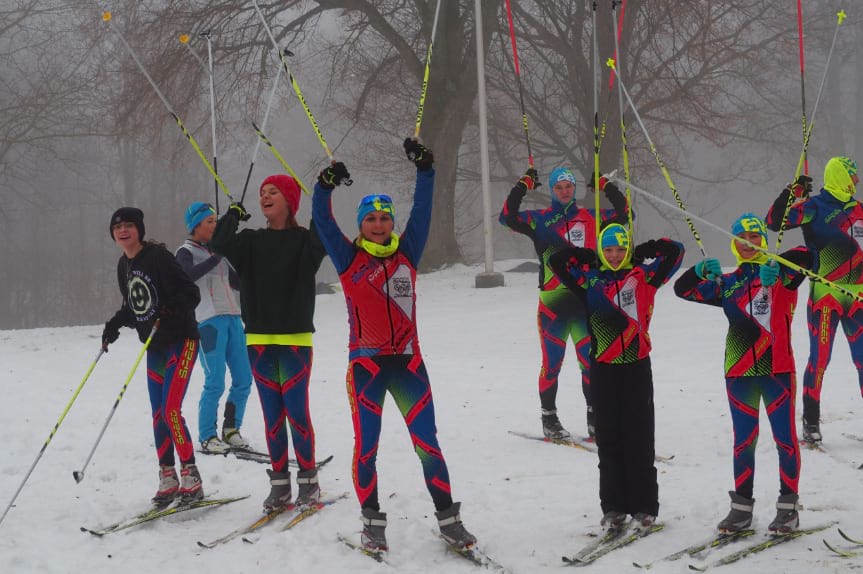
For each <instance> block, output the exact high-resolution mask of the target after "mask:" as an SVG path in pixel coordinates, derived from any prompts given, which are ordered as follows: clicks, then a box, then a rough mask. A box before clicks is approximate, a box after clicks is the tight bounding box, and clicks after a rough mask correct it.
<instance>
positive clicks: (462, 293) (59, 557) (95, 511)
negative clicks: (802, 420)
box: [0, 258, 863, 574]
mask: <svg viewBox="0 0 863 574" xmlns="http://www.w3.org/2000/svg"><path fill="white" fill-rule="evenodd" d="M691 262H692V260H691V258H688V259H687V263H691ZM517 263H518V262H516V261H507V262H498V264H497V268H498V269H501V270H506V269H510V268H512V267H514V266H515V265H516V264H517ZM478 271H480V269H479V268H476V267H473V268H469V267H461V266H459V267H455V268H452V269H448V270H445V271H442V272H438V273H434V274H431V275H423V276H421V277H420V279H419V286H418V287H419V301H418V313H419V322H420V342H421V345H422V349H423V353H424V355H425V358H426V363H427V365H428V369H429V373H430V375H431V378H432V386H433V389H434V392H435V402H436V407H437V422H438V429H439V437H440V442H441V445H442V447H443V449H444V454H445V456H446V459H447V462H448V464H449V468H450V474H451V480H452V486H453V494H454V496H455V499H456V500H461V501H462V502H463V506H462V517H463V519H464V521H465V524H466V526H467V527H468V528H469V529H470V530H471V531H472V532H474V533H475V534H476V535H477V536H478V538H479V539H480V542H481V545H482V547H483V548H484V549H485V550H486V551H487V552H488V553H489V554H491V555H492V556H494V557H496V558H497V560H499V561H500V562H502V563H504V564H506V565H507V566H509V567H510V568H511V569H512V570H513V571H514V572H519V573H534V572H552V571H557V570H558V569H559V568H560V566H561V561H560V557H561V555H563V554H572V553H574V552H575V551H576V550H578V549H579V548H580V547H581V546H583V545H584V544H586V543H587V542H588V541H589V540H590V538H588V533H590V532H595V531H596V529H597V525H598V522H599V519H600V510H599V503H598V493H597V489H598V476H597V475H598V471H597V468H596V457H595V455H593V454H590V453H586V452H582V451H579V450H575V449H567V448H564V447H560V446H555V445H549V444H543V443H539V442H534V441H528V440H524V439H522V438H518V437H515V436H511V435H509V434H508V433H507V430H510V429H513V430H521V431H527V432H539V430H540V425H539V400H538V397H537V389H536V379H537V373H538V370H539V363H540V351H539V345H538V343H537V334H536V327H535V310H536V301H537V292H536V286H535V285H536V276H535V275H534V274H532V273H521V274H520V273H506V282H507V286H506V287H505V288H502V289H490V290H477V289H474V288H473V278H474V275H475V274H476V273H477V272H478ZM109 279H110V278H108V277H106V278H105V280H106V281H108V280H109ZM806 288H807V286H805V285H804V286H803V288H801V294H800V295H801V296H800V301H799V304H800V311H799V312H798V313H797V317H796V319H795V323H794V348H795V350H796V358H797V366H798V372H802V369H803V367H804V366H805V361H806V355H807V350H808V343H807V340H806V337H805V335H806V331H805V329H806V326H805V300H806V299H805V293H806ZM344 307H345V305H344V300H343V297H342V295H341V294H340V293H336V294H334V295H322V296H319V297H318V299H317V314H316V318H315V323H316V325H317V329H318V331H317V333H316V334H315V364H314V369H313V373H312V391H311V393H312V396H311V412H312V416H313V421H314V424H315V429H316V432H317V452H318V457H319V458H323V457H324V456H326V455H329V454H333V455H334V456H335V459H334V460H333V462H332V463H330V464H329V466H327V467H326V468H325V470H324V471H322V473H321V484H322V487H323V489H324V491H325V494H340V493H342V492H350V497H349V498H348V499H347V500H343V501H340V502H339V503H337V504H335V505H334V506H331V507H328V508H327V509H326V510H325V511H323V512H321V513H320V514H318V515H317V516H315V517H313V518H311V519H309V520H307V521H306V522H304V523H303V524H302V525H301V526H299V527H298V528H296V529H295V530H292V531H290V532H278V531H277V527H270V528H268V529H266V530H263V531H262V532H263V536H262V537H261V538H260V540H259V541H258V543H257V544H254V545H250V544H246V543H243V542H242V541H240V540H235V541H233V542H231V543H229V544H227V545H224V546H222V547H218V548H215V549H212V550H204V549H201V548H199V547H198V546H197V545H196V544H195V542H196V541H197V540H211V539H214V538H217V537H219V536H221V535H222V534H225V533H227V532H228V531H230V530H232V529H233V528H235V527H237V526H240V525H241V524H242V523H245V522H249V521H251V520H253V519H254V518H255V517H257V516H259V513H260V504H261V501H262V499H263V498H264V497H265V496H266V494H267V492H268V483H267V476H266V474H265V472H264V469H265V468H266V467H265V466H264V465H260V464H256V463H253V462H247V461H239V460H235V459H232V458H222V457H209V456H203V455H199V457H198V464H199V467H200V469H201V474H202V476H203V480H204V487H205V489H206V490H208V491H214V490H218V491H219V495H222V496H227V495H244V494H250V495H251V497H250V498H248V499H246V500H244V501H241V502H237V503H234V504H232V505H228V506H225V507H222V508H218V509H213V510H198V511H194V512H190V513H186V514H181V515H179V516H177V517H176V518H168V519H165V520H162V521H158V522H155V523H152V524H150V525H146V526H144V527H141V528H138V529H133V530H129V531H126V532H123V533H117V534H114V535H109V536H106V537H104V538H102V539H99V538H96V537H94V536H90V535H88V534H85V533H82V532H81V531H80V530H79V527H80V526H82V525H87V526H91V527H92V526H99V525H103V524H108V523H111V522H114V521H117V520H119V519H121V518H124V517H126V516H129V515H131V514H134V513H135V512H138V511H139V510H141V509H142V508H144V507H145V506H146V505H147V503H148V501H149V498H150V497H151V496H152V494H153V492H154V491H155V487H156V483H157V466H156V465H157V463H156V460H155V454H154V451H153V447H152V433H151V430H150V426H151V425H150V416H149V403H148V400H147V391H146V384H145V380H144V377H145V375H144V370H143V367H142V368H141V369H139V371H138V373H137V374H136V375H135V378H134V380H133V382H132V384H131V385H130V387H129V389H128V392H127V393H126V396H125V398H124V399H123V400H122V402H121V403H120V405H119V407H118V410H117V412H116V414H115V416H114V419H113V421H112V423H111V426H110V427H109V428H108V432H107V433H106V435H105V437H104V439H103V441H102V443H101V445H100V446H99V449H98V451H97V452H96V454H95V457H94V459H93V461H92V463H91V464H90V466H89V468H88V469H87V473H86V478H85V479H84V481H83V482H82V483H80V484H76V483H75V481H74V479H73V477H72V471H73V470H75V469H79V468H81V465H82V464H83V463H84V460H85V459H86V457H87V454H88V453H89V451H90V448H91V447H92V445H93V442H94V441H95V439H96V436H97V434H98V432H99V430H100V429H101V427H102V425H103V423H104V421H105V418H106V416H107V415H108V412H109V410H110V408H111V406H112V405H113V403H114V400H115V399H116V397H117V393H118V392H119V390H120V387H121V385H122V383H123V381H124V379H125V377H126V375H127V373H128V371H129V369H130V367H131V365H132V363H133V361H134V358H135V356H136V354H137V352H138V350H139V349H140V344H139V343H138V342H137V339H136V338H135V336H134V335H133V333H132V332H131V331H129V330H124V332H123V334H122V336H121V338H120V340H119V341H118V342H117V343H116V344H115V345H114V346H112V347H111V351H110V353H108V354H107V355H105V356H103V358H102V359H101V360H100V362H99V364H98V366H97V367H96V369H95V371H94V373H93V375H92V377H91V380H90V381H88V383H87V384H86V386H85V387H84V389H83V391H82V392H81V395H80V396H79V397H78V399H77V402H76V403H75V405H74V406H73V407H72V409H71V410H70V412H69V414H68V415H67V417H66V419H65V421H64V422H63V424H62V426H61V427H60V429H59V432H58V434H57V435H56V436H55V437H54V439H53V441H52V442H51V444H50V445H49V447H48V449H47V451H46V452H45V454H44V456H43V457H42V460H41V461H40V463H39V466H38V467H37V468H36V470H35V472H34V473H33V475H32V476H31V478H30V480H29V482H28V483H27V485H26V486H25V488H24V490H23V491H22V493H21V495H20V496H19V497H18V500H17V503H16V506H15V507H14V508H13V509H12V510H11V511H10V512H9V515H8V516H7V517H6V520H5V521H4V522H3V524H2V525H0V572H3V573H7V574H11V573H18V572H40V573H41V572H49V573H54V572H58V573H59V572H82V571H87V572H89V573H99V572H117V571H118V569H120V568H122V569H124V570H125V571H127V572H130V573H137V572H155V571H176V572H187V573H188V572H206V571H210V572H218V573H231V574H237V573H246V572H248V573H252V572H255V573H260V572H297V573H300V572H302V573H307V572H312V571H316V572H389V571H398V572H471V571H474V570H475V567H474V566H473V565H471V564H469V563H468V562H466V561H463V560H461V559H460V558H458V557H456V556H453V555H451V554H448V553H447V552H446V551H445V550H444V547H443V545H442V543H441V542H440V541H439V540H438V539H437V538H436V536H435V535H434V531H435V526H436V525H435V520H434V516H433V506H432V504H431V500H430V498H429V496H428V494H427V492H426V490H425V487H424V485H423V481H422V474H421V471H420V465H419V462H418V460H417V458H416V455H415V454H414V453H413V451H412V449H411V445H410V440H409V438H408V434H407V432H406V430H405V428H404V425H403V423H402V421H401V419H400V417H399V415H398V412H397V409H395V407H394V406H393V404H392V401H391V400H390V401H389V403H388V406H387V408H386V410H385V416H384V430H383V435H382V438H381V449H380V456H379V459H378V468H379V473H380V475H379V479H380V483H379V486H380V493H381V501H382V505H383V510H384V511H386V512H388V513H389V521H390V524H389V527H388V528H387V537H388V539H389V543H390V556H389V562H390V565H386V564H376V563H374V562H372V561H371V560H370V559H368V558H366V557H364V556H362V555H360V554H359V553H356V552H353V551H351V550H350V549H348V548H347V547H346V546H344V545H343V544H341V543H340V542H338V541H337V539H336V534H337V533H339V532H341V533H345V534H350V535H357V534H356V533H358V531H359V529H360V522H359V519H358V517H359V507H358V505H357V503H356V499H355V498H354V495H353V490H352V487H351V470H350V460H351V450H352V430H351V423H350V413H349V407H348V401H347V398H346V394H345V390H344V374H345V368H346V365H347V351H346V345H347V322H346V315H345V308H344ZM726 325H727V323H726V321H725V319H724V317H723V315H722V312H721V310H719V309H715V308H710V307H707V306H703V305H696V304H694V303H687V302H685V301H682V300H679V299H677V298H676V297H675V296H674V293H673V291H672V289H671V287H670V286H667V287H665V288H663V289H662V290H661V291H660V293H659V296H658V298H657V302H656V309H655V314H654V321H653V326H652V328H651V334H652V338H653V343H654V351H653V354H652V359H653V369H654V379H655V388H656V420H657V429H656V435H657V436H656V448H657V452H658V453H660V454H667V455H671V454H673V455H674V456H675V458H674V460H673V461H672V462H671V463H670V464H660V465H659V466H658V469H659V473H660V474H659V486H660V503H661V510H660V519H661V521H663V522H665V523H666V525H667V526H666V531H665V532H662V533H659V534H656V535H654V536H652V537H651V538H649V539H648V540H644V541H641V542H639V543H636V544H634V545H632V546H630V547H629V548H626V549H622V550H620V551H617V552H615V553H613V554H611V555H609V556H607V557H605V558H602V559H600V560H599V561H597V562H596V563H594V564H593V565H592V566H590V567H589V568H590V569H591V571H593V572H624V571H635V569H634V568H633V567H632V566H631V563H632V561H633V560H637V561H642V562H645V561H650V560H654V559H657V558H660V557H661V556H664V555H665V554H668V553H670V552H672V551H675V550H678V549H680V548H681V547H682V546H684V545H686V544H688V543H692V542H697V541H699V540H702V539H704V538H706V537H708V536H710V535H711V533H712V532H713V528H714V526H715V524H716V523H717V522H718V521H719V520H720V519H721V518H722V516H724V514H725V512H726V511H727V507H728V496H727V494H726V491H727V490H729V489H731V488H732V487H733V480H732V468H731V420H730V416H729V413H728V405H727V402H726V398H725V391H724V382H723V378H722V356H723V344H724V336H725V330H726ZM100 334H101V325H98V326H97V325H94V326H88V327H72V328H61V329H37V330H29V331H0V389H2V397H3V400H2V401H0V429H2V436H3V440H4V441H5V444H6V455H5V456H4V457H3V458H2V460H0V507H2V508H5V507H6V505H7V504H8V502H9V500H10V499H11V497H12V494H13V493H14V491H15V490H16V489H17V488H18V485H19V484H20V482H21V480H22V479H23V477H24V474H25V472H26V471H27V469H28V468H29V467H30V465H31V464H32V462H33V459H34V458H35V456H36V455H37V453H38V452H39V449H40V448H41V446H42V444H43V443H44V441H45V439H46V438H47V436H48V434H49V433H50V431H51V429H52V427H53V425H54V424H55V422H56V421H57V418H58V417H59V415H60V413H61V412H62V410H63V408H64V407H65V405H66V404H67V402H68V401H69V399H70V397H71V396H72V392H73V391H74V389H75V388H76V387H77V386H78V384H79V382H80V380H81V377H82V376H83V374H84V372H85V371H86V368H87V366H88V365H89V363H90V362H91V361H92V360H93V358H94V357H95V355H96V352H97V351H98V347H99V336H100ZM579 380H580V379H579V375H578V367H577V363H576V361H575V357H574V353H573V352H572V351H571V349H570V352H569V354H568V356H567V359H566V363H565V364H564V370H563V374H562V381H563V382H562V385H561V390H560V393H559V395H558V407H559V409H560V413H561V418H562V420H563V422H564V424H565V425H566V426H567V427H568V428H570V429H571V430H572V431H574V432H579V433H583V432H584V430H585V429H584V401H583V399H582V397H581V389H580V382H579ZM201 386H202V374H201V370H200V367H199V366H198V367H196V369H195V373H194V375H193V382H192V386H191V387H190V391H189V394H188V396H187V397H186V402H185V416H186V420H187V422H188V424H189V427H190V428H191V429H193V434H195V432H194V429H196V428H197V401H198V396H199V394H200V389H201ZM252 394H253V396H252V397H251V398H250V402H249V408H248V409H247V416H246V423H245V425H244V431H245V433H244V434H245V435H246V436H247V437H249V438H250V439H251V440H252V442H253V444H254V445H255V446H257V447H258V448H260V449H263V448H264V440H263V438H262V432H263V431H262V422H261V414H260V409H259V407H258V402H257V395H256V391H252ZM798 403H799V392H798ZM762 411H763V409H762ZM822 413H823V414H822V416H823V419H822V421H823V422H822V431H823V433H824V436H825V445H826V446H827V448H828V449H829V451H830V454H825V453H819V452H811V451H804V452H803V468H802V476H801V481H800V495H801V503H802V504H803V506H804V508H805V510H804V511H802V512H801V520H802V525H803V526H804V527H809V526H814V525H816V524H822V523H825V522H829V521H834V520H836V521H839V523H840V525H841V526H842V527H843V530H845V531H846V532H848V533H849V534H851V535H856V536H857V537H863V497H861V495H860V492H861V489H860V487H861V482H863V470H857V469H856V466H857V465H858V464H859V463H861V462H863V442H857V441H855V440H853V439H850V438H848V437H846V436H844V435H843V433H854V434H859V435H863V422H861V421H860V420H859V419H860V418H861V415H863V401H861V399H860V391H859V389H858V387H857V377H856V373H855V371H854V368H853V365H852V363H851V360H850V357H849V353H848V347H847V344H846V343H845V341H844V337H842V336H841V335H840V336H839V337H838V338H837V343H836V346H835V351H834V358H833V363H832V364H831V366H830V368H829V370H828V374H827V378H826V383H825V389H824V394H823V402H822ZM761 422H762V435H761V441H760V444H759V447H758V473H757V479H756V485H755V488H756V492H755V498H756V501H757V502H756V519H755V526H756V528H758V529H759V533H758V534H757V535H756V536H757V537H761V536H762V532H763V531H764V530H765V529H766V526H767V523H768V522H769V521H770V519H771V518H772V516H773V513H774V501H775V498H776V496H777V494H778V487H779V484H778V482H779V481H778V474H777V472H778V471H777V456H776V451H775V448H774V447H773V443H772V439H771V436H770V431H769V424H768V422H767V419H766V416H765V415H764V413H763V412H762V419H761ZM195 438H197V437H195ZM196 513H197V514H196ZM824 534H825V537H826V538H828V540H831V541H834V542H836V543H838V542H839V538H838V535H837V534H836V532H835V529H831V530H828V531H825V533H824ZM357 536H358V535H357ZM821 538H822V535H821V534H817V535H812V536H809V537H806V538H802V539H798V540H795V541H793V542H790V543H788V544H785V545H783V546H780V547H778V548H774V549H771V550H768V551H766V552H764V553H762V554H759V555H757V556H754V557H751V558H748V559H746V560H745V561H743V562H740V563H738V564H735V565H731V566H727V567H724V571H726V572H729V573H731V572H754V571H769V572H788V573H801V574H803V573H805V574H810V573H812V572H845V571H847V570H849V569H859V568H861V567H863V558H852V559H843V558H839V557H836V556H834V555H832V554H831V553H830V552H829V551H828V550H826V549H825V548H824V547H823V545H822V543H821ZM740 546H742V545H741V544H739V543H738V544H737V547H740ZM732 548H733V547H732ZM730 551H731V550H724V551H722V550H720V551H717V552H715V553H714V554H713V555H712V556H710V557H709V559H708V562H709V561H712V560H713V559H715V558H716V557H718V556H720V555H722V554H723V553H725V552H730ZM688 562H689V561H688V560H686V559H684V560H680V561H678V562H670V563H662V564H658V565H657V566H656V567H655V568H654V570H655V571H658V572H687V571H688V570H687V563H688Z"/></svg>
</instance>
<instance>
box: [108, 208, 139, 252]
mask: <svg viewBox="0 0 863 574" xmlns="http://www.w3.org/2000/svg"><path fill="white" fill-rule="evenodd" d="M122 222H128V223H134V224H135V227H137V228H138V240H139V241H140V242H141V243H143V242H144V212H143V211H141V210H140V209H138V208H137V207H121V208H120V209H118V210H117V211H115V212H114V215H112V216H111V223H110V224H109V225H108V233H109V234H110V235H111V239H114V226H115V225H116V224H118V223H122Z"/></svg>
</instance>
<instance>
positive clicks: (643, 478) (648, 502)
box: [590, 357, 659, 516]
mask: <svg viewBox="0 0 863 574" xmlns="http://www.w3.org/2000/svg"><path fill="white" fill-rule="evenodd" d="M590 378H591V384H590V386H591V394H592V397H591V398H592V402H593V410H594V413H595V414H596V444H597V447H598V448H599V500H600V504H601V505H602V512H603V513H606V512H610V511H616V512H622V513H624V514H636V513H638V512H644V513H646V514H651V515H653V516H656V515H657V514H658V513H659V485H658V484H657V482H656V467H655V466H654V426H655V425H654V414H653V374H652V372H651V369H650V358H649V357H648V358H645V359H641V360H640V361H637V362H635V363H627V364H622V365H611V364H608V363H600V362H597V361H591V365H590Z"/></svg>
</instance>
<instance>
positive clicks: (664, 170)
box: [606, 58, 707, 257]
mask: <svg viewBox="0 0 863 574" xmlns="http://www.w3.org/2000/svg"><path fill="white" fill-rule="evenodd" d="M606 65H607V66H608V67H609V68H612V69H613V68H615V66H616V63H615V61H614V58H609V59H608V61H607V62H606ZM617 85H618V86H619V87H620V89H621V91H623V95H624V96H626V100H627V101H628V102H629V107H630V108H631V109H632V115H633V116H635V119H636V120H637V121H638V125H640V126H641V131H642V132H643V133H644V137H645V139H646V140H647V143H648V145H649V146H650V151H651V153H653V157H654V158H656V163H657V164H659V169H660V171H662V175H663V177H665V183H667V184H668V187H669V189H671V193H672V194H673V195H674V199H675V201H677V206H678V208H679V209H680V210H681V211H682V212H683V214H684V218H685V219H686V224H687V225H689V231H690V232H691V233H692V236H693V237H694V238H695V242H696V243H697V244H698V248H699V249H700V250H701V255H702V256H704V257H707V250H705V248H704V243H702V242H701V236H700V235H698V231H697V230H696V229H695V225H694V224H693V223H692V220H691V219H690V218H689V215H688V214H687V213H688V212H687V211H686V206H685V205H683V200H682V199H680V194H678V193H677V187H675V185H674V182H673V181H672V180H671V174H670V173H668V169H667V168H666V167H665V163H664V162H663V161H662V158H661V157H659V152H658V151H657V149H656V145H654V143H653V140H652V139H650V134H649V133H647V127H645V125H644V122H643V121H641V116H640V115H639V114H638V109H637V108H636V107H635V103H634V102H633V101H632V98H631V97H630V95H629V90H627V89H626V84H625V83H624V82H623V78H621V77H620V73H618V74H617Z"/></svg>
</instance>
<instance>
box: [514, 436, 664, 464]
mask: <svg viewBox="0 0 863 574" xmlns="http://www.w3.org/2000/svg"><path fill="white" fill-rule="evenodd" d="M507 432H509V434H511V435H513V436H517V437H521V438H525V439H528V440H535V441H540V442H547V443H551V444H559V445H561V446H568V447H570V448H576V449H579V450H583V451H586V452H594V453H595V452H596V442H595V441H594V440H593V439H592V438H588V437H582V436H577V435H573V436H571V437H570V438H548V437H546V436H542V435H537V434H530V433H524V432H519V431H513V430H511V431H507ZM654 460H656V462H664V463H669V462H671V461H672V460H674V455H673V454H672V455H669V456H664V455H661V454H658V455H656V456H655V457H654Z"/></svg>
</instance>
